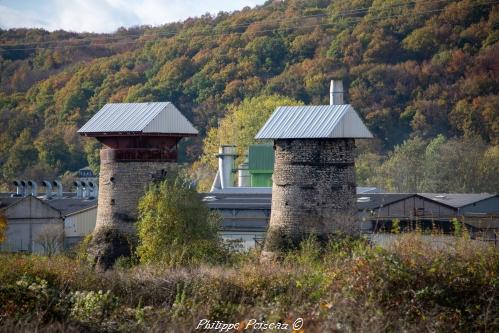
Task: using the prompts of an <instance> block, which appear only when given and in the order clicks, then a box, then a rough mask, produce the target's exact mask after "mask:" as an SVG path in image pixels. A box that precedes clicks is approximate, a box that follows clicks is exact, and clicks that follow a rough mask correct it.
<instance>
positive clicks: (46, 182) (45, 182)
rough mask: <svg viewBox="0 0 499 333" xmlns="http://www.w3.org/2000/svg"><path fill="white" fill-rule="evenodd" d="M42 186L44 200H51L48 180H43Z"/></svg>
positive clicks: (50, 188)
mask: <svg viewBox="0 0 499 333" xmlns="http://www.w3.org/2000/svg"><path fill="white" fill-rule="evenodd" d="M42 185H43V186H45V198H46V199H51V198H52V183H50V182H49V181H48V180H44V181H43V182H42Z"/></svg>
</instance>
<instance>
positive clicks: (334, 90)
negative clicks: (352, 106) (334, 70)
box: [329, 80, 345, 105]
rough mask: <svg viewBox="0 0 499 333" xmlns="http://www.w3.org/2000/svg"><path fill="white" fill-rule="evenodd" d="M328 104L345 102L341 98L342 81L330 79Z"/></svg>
mask: <svg viewBox="0 0 499 333" xmlns="http://www.w3.org/2000/svg"><path fill="white" fill-rule="evenodd" d="M329 104H330V105H341V104H345V102H344V100H343V81H341V80H331V87H330V88H329Z"/></svg>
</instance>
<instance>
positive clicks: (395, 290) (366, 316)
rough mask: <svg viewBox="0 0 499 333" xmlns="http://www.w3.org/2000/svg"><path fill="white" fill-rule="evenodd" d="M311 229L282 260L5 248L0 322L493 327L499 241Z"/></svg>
mask: <svg viewBox="0 0 499 333" xmlns="http://www.w3.org/2000/svg"><path fill="white" fill-rule="evenodd" d="M421 237H422V236H421V235H420V234H403V235H400V238H399V240H398V241H397V242H396V243H394V244H393V245H392V246H391V247H389V248H387V249H381V248H377V247H371V246H370V245H369V244H368V243H366V242H365V241H363V240H353V239H336V240H335V241H334V242H332V243H330V244H329V245H328V246H326V247H320V246H318V244H317V243H316V242H314V241H313V240H312V239H309V240H306V241H304V242H303V243H302V245H301V247H300V249H298V250H296V251H294V252H290V253H288V254H287V255H286V256H285V258H284V259H283V260H281V261H276V262H271V263H265V264H262V263H260V262H259V256H258V253H257V252H250V253H247V254H241V255H239V257H238V258H237V259H235V257H234V258H233V260H232V261H231V262H230V263H225V264H223V265H220V264H210V265H205V264H198V265H195V266H191V267H189V268H185V267H184V268H181V267H177V268H165V267H163V266H161V265H157V266H145V265H139V266H135V267H132V268H129V269H123V268H116V269H114V270H110V271H107V272H105V273H99V272H96V271H94V270H93V269H91V268H90V267H88V266H87V265H85V264H84V263H82V262H79V261H77V260H74V259H69V258H67V257H64V256H58V257H51V258H47V257H39V256H23V255H2V256H0V282H1V285H0V327H1V328H0V331H5V332H12V331H16V332H23V331H24V332H28V331H33V330H38V331H39V332H44V331H51V332H54V331H122V332H137V331H143V332H150V331H163V332H164V331H168V332H191V331H192V330H193V328H194V327H195V326H196V325H197V324H198V322H199V320H201V319H209V320H219V321H224V322H225V323H238V322H240V323H243V325H247V324H248V322H249V320H250V319H251V318H256V319H258V321H265V322H278V321H281V322H282V323H292V322H293V321H294V320H295V319H296V318H298V317H302V318H303V319H304V322H305V326H304V330H305V331H306V332H325V331H335V332H352V331H355V332H386V331H389V332H399V331H410V332H414V331H438V332H477V331H479V332H496V331H497V330H498V329H499V319H498V318H499V312H498V309H499V304H498V291H499V289H498V288H499V281H498V278H497V277H498V273H499V252H497V251H496V250H495V249H494V248H493V247H489V246H484V245H483V244H481V243H475V242H473V241H472V240H470V239H469V238H466V237H463V238H457V241H456V242H451V243H449V244H451V245H449V246H448V247H446V248H439V249H432V248H431V247H428V244H427V243H425V242H423V241H422V239H421Z"/></svg>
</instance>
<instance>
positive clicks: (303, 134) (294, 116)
mask: <svg viewBox="0 0 499 333" xmlns="http://www.w3.org/2000/svg"><path fill="white" fill-rule="evenodd" d="M372 137H373V135H372V134H371V132H370V131H369V130H368V129H367V127H366V126H365V125H364V123H363V122H362V120H361V119H360V117H359V115H358V114H357V112H355V110H354V109H353V107H352V106H351V105H349V104H344V105H308V106H280V107H278V108H277V109H276V110H275V111H274V113H273V114H272V115H271V116H270V118H269V119H268V120H267V122H266V123H265V125H264V126H263V127H262V128H261V129H260V131H259V132H258V134H257V135H256V139H314V138H372Z"/></svg>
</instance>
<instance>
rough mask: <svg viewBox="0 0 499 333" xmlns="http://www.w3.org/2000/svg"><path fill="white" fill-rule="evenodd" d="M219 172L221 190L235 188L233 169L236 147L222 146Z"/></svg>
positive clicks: (219, 157)
mask: <svg viewBox="0 0 499 333" xmlns="http://www.w3.org/2000/svg"><path fill="white" fill-rule="evenodd" d="M218 152H219V154H218V155H217V157H218V170H219V172H220V184H221V188H222V189H224V188H227V187H233V186H234V181H233V177H232V169H233V167H234V158H235V156H236V146H234V145H221V146H220V147H219V149H218Z"/></svg>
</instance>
